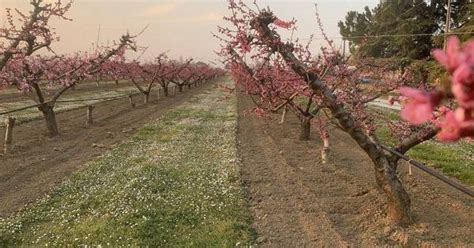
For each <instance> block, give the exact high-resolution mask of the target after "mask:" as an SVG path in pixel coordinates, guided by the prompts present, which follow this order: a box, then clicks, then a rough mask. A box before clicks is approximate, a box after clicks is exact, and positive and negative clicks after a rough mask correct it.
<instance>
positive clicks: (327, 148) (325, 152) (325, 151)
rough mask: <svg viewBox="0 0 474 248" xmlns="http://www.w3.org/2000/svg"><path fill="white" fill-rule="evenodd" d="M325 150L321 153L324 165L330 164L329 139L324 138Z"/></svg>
mask: <svg viewBox="0 0 474 248" xmlns="http://www.w3.org/2000/svg"><path fill="white" fill-rule="evenodd" d="M323 142H324V145H323V150H322V151H321V160H322V162H323V164H327V163H328V154H329V138H324V140H323Z"/></svg>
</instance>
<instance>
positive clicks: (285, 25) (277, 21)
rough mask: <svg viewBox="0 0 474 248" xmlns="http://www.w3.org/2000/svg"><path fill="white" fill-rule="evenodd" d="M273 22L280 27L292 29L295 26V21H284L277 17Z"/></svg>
mask: <svg viewBox="0 0 474 248" xmlns="http://www.w3.org/2000/svg"><path fill="white" fill-rule="evenodd" d="M273 24H275V26H277V27H280V28H284V29H290V28H292V27H293V25H294V21H289V22H287V21H283V20H280V19H278V18H277V19H275V21H273Z"/></svg>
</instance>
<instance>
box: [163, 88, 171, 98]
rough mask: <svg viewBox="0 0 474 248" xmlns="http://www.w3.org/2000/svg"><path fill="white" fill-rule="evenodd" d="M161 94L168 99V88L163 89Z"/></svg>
mask: <svg viewBox="0 0 474 248" xmlns="http://www.w3.org/2000/svg"><path fill="white" fill-rule="evenodd" d="M163 94H164V96H166V97H168V96H169V95H170V93H169V91H168V87H163Z"/></svg>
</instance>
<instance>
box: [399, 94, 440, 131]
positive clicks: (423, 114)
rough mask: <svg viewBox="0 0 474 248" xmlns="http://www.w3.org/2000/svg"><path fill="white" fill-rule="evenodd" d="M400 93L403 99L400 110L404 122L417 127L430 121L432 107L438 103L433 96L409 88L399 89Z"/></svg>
mask: <svg viewBox="0 0 474 248" xmlns="http://www.w3.org/2000/svg"><path fill="white" fill-rule="evenodd" d="M400 93H401V95H402V96H404V97H405V100H404V104H403V107H402V110H401V116H402V118H403V119H404V120H406V121H408V122H410V123H411V124H414V125H419V124H423V123H425V122H427V121H429V120H431V119H432V117H433V110H434V107H435V106H436V105H437V103H438V100H437V97H436V95H435V94H432V93H427V92H424V91H421V90H417V89H413V88H409V87H402V88H400Z"/></svg>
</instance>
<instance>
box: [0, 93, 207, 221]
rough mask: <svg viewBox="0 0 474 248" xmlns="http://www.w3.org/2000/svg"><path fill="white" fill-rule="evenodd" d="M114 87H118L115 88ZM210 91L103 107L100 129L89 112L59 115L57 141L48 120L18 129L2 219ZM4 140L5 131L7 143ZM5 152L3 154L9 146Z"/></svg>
mask: <svg viewBox="0 0 474 248" xmlns="http://www.w3.org/2000/svg"><path fill="white" fill-rule="evenodd" d="M109 86H110V84H109ZM104 87H106V86H104ZM111 87H113V88H115V86H114V85H112V86H111ZM118 87H122V85H120V86H118ZM209 87H212V85H201V86H199V87H197V88H192V89H191V90H186V91H185V92H183V93H177V95H176V96H171V97H168V98H165V97H161V98H160V99H159V100H157V99H156V96H151V98H150V103H149V104H148V105H145V104H143V103H142V98H141V97H140V98H138V97H137V98H136V100H135V102H136V104H137V106H136V108H132V107H131V106H130V104H129V100H128V99H120V100H115V101H109V102H104V103H99V104H96V108H95V109H94V112H93V115H94V124H93V125H90V126H89V125H86V124H85V120H86V110H85V109H84V108H81V109H76V110H71V111H67V112H63V113H60V114H58V115H57V116H56V118H57V122H58V127H59V131H60V135H59V136H57V137H54V138H50V137H48V136H47V135H45V134H46V127H45V124H44V123H43V120H34V121H30V122H27V123H23V124H21V125H18V126H16V127H15V129H14V134H13V136H14V150H13V151H12V152H11V153H9V154H8V155H6V156H2V155H0V218H1V217H6V216H9V215H11V214H12V213H14V212H17V211H18V210H20V209H21V208H23V207H24V206H25V204H29V203H33V202H35V201H36V200H37V199H38V198H40V197H41V196H43V195H44V194H45V193H47V192H49V191H50V190H51V189H52V188H54V187H55V186H56V185H58V184H59V183H60V182H62V181H63V180H64V178H66V177H68V176H70V175H71V174H72V173H73V172H74V171H76V170H78V169H80V168H81V166H83V165H84V164H85V162H87V161H90V160H93V159H94V158H95V157H97V156H99V155H101V154H103V153H105V151H107V150H110V149H111V148H112V147H114V146H115V145H116V144H118V143H119V142H120V141H122V140H124V139H126V138H128V137H130V136H132V135H133V134H134V132H135V130H136V129H138V128H140V127H142V126H143V125H144V124H145V123H147V122H149V121H150V120H154V119H156V118H158V117H160V116H161V115H163V114H164V113H166V112H167V111H168V110H170V109H171V108H173V107H174V106H176V105H178V104H180V103H182V102H184V101H186V100H187V99H189V98H190V97H191V96H193V95H194V94H197V93H199V92H202V91H204V90H206V89H209ZM94 90H96V88H95V87H92V86H91V87H85V89H84V90H83V91H84V92H88V91H94ZM73 93H74V94H77V92H73ZM10 100H11V99H10ZM3 135H4V132H3V129H2V133H1V134H0V139H1V140H3ZM0 147H1V148H2V151H3V146H2V145H0ZM0 154H2V153H1V152H0Z"/></svg>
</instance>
